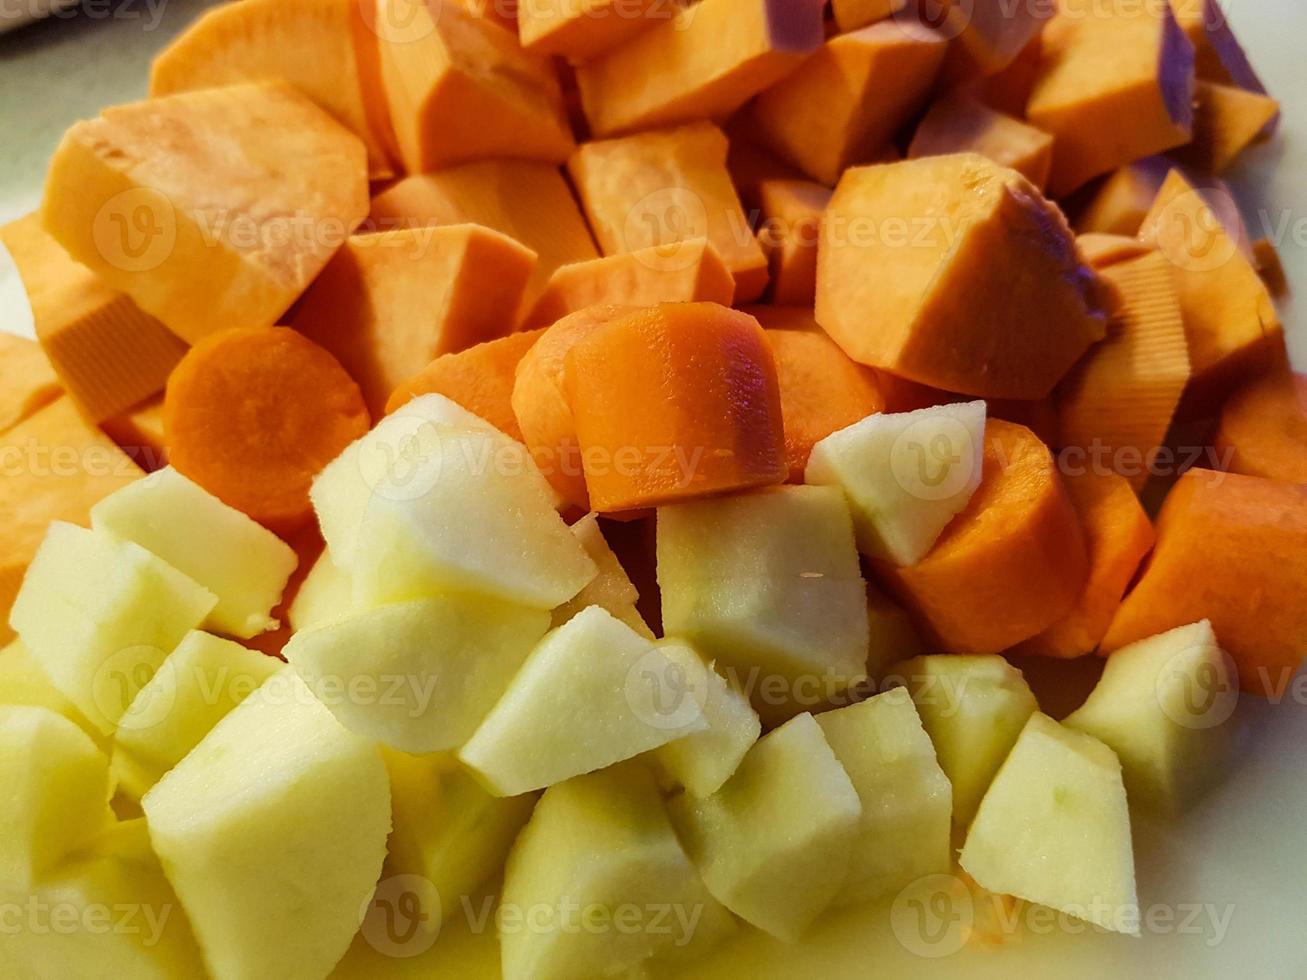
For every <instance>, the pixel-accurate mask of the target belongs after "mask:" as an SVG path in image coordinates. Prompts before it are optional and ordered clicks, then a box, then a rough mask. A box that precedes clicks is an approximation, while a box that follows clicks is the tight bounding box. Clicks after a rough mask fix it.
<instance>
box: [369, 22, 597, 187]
mask: <svg viewBox="0 0 1307 980" xmlns="http://www.w3.org/2000/svg"><path fill="white" fill-rule="evenodd" d="M377 24H378V34H379V43H380V48H381V77H382V80H383V82H384V85H385V91H386V100H387V103H388V104H389V106H390V120H391V123H392V125H393V126H394V129H395V139H396V141H397V143H398V145H399V154H400V159H401V161H402V162H403V166H404V169H405V170H406V171H408V172H409V173H423V172H425V171H428V170H435V169H438V168H440V167H445V166H449V165H450V164H453V163H463V162H466V161H468V160H476V159H479V158H482V157H515V158H520V159H527V160H544V161H547V162H549V163H562V162H563V161H564V160H565V159H567V155H568V154H569V153H570V152H572V147H573V146H574V145H575V144H574V140H573V137H572V129H571V126H570V124H569V123H568V121H567V113H566V112H565V110H564V107H563V92H562V88H561V86H560V85H559V81H558V74H557V72H556V71H555V70H554V66H553V64H552V63H551V62H550V61H549V59H548V58H546V57H544V56H541V55H533V54H529V53H527V52H526V51H523V50H522V49H521V47H520V46H519V45H518V43H517V39H516V38H515V37H513V35H512V34H510V33H509V32H508V31H505V30H503V29H502V28H501V27H499V26H498V25H497V24H495V23H493V22H491V21H490V20H487V19H485V18H482V17H480V16H478V15H477V14H475V13H470V12H469V11H467V10H464V9H463V8H462V7H460V6H457V5H455V4H452V3H428V0H377Z"/></svg>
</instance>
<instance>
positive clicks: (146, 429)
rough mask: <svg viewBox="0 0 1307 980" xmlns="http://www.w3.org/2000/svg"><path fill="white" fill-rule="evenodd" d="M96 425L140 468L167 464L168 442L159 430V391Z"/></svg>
mask: <svg viewBox="0 0 1307 980" xmlns="http://www.w3.org/2000/svg"><path fill="white" fill-rule="evenodd" d="M100 428H102V429H104V434H105V435H107V436H108V437H109V438H110V439H112V440H113V441H114V442H116V443H117V444H118V448H119V449H121V450H122V451H123V452H125V453H126V454H127V455H128V456H130V457H131V458H132V459H134V460H135V461H136V465H138V466H139V467H141V469H143V470H147V471H149V472H151V473H152V472H154V471H155V470H157V469H161V468H163V467H164V466H165V465H167V462H168V443H167V439H166V438H165V436H164V432H163V395H161V394H160V395H155V396H154V397H153V398H150V399H147V400H146V401H143V402H141V404H139V405H137V406H136V407H135V408H132V409H130V410H128V411H126V412H124V413H123V414H122V415H119V416H118V417H117V418H112V419H109V420H107V421H105V422H102V423H100Z"/></svg>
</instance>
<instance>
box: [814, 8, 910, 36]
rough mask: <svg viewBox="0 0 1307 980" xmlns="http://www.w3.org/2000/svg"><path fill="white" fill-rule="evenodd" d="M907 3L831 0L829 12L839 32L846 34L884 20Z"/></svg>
mask: <svg viewBox="0 0 1307 980" xmlns="http://www.w3.org/2000/svg"><path fill="white" fill-rule="evenodd" d="M907 5H908V0H831V12H832V13H834V15H835V26H836V27H838V28H839V30H840V33H841V34H847V33H848V32H849V31H856V30H857V29H858V28H859V27H866V26H867V25H868V24H874V23H875V22H876V21H878V20H884V19H885V18H886V17H889V16H890V15H892V14H896V13H898V12H899V11H900V10H902V9H903V8H904V7H906V6H907Z"/></svg>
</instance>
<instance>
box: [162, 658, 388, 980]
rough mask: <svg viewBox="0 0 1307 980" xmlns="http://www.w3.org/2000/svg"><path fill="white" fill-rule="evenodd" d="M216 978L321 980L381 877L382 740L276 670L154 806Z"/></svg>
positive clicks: (171, 869) (166, 862)
mask: <svg viewBox="0 0 1307 980" xmlns="http://www.w3.org/2000/svg"><path fill="white" fill-rule="evenodd" d="M141 806H142V808H143V809H144V811H145V816H146V817H147V819H148V820H149V822H150V839H151V841H152V842H153V845H154V849H155V851H156V852H157V853H158V855H159V858H160V860H161V861H162V863H163V868H164V871H165V873H166V874H167V876H168V880H169V881H170V882H171V883H172V886H173V887H174V888H175V889H176V891H177V897H178V898H179V899H181V903H182V906H183V907H184V908H185V909H186V913H187V915H188V916H189V917H190V920H191V925H192V926H193V927H194V929H195V935H196V937H197V938H198V939H199V942H200V947H201V949H202V950H203V952H204V958H205V963H206V964H207V966H208V968H209V971H210V972H211V974H212V975H213V976H214V977H215V978H216V980H242V978H251V980H252V978H256V977H268V976H276V977H283V978H293V980H321V978H322V977H325V976H326V975H327V974H328V973H330V972H331V969H332V967H333V966H334V965H335V964H336V963H337V961H339V960H340V958H341V957H342V956H343V955H344V953H345V950H346V949H347V948H348V946H349V944H350V940H351V939H352V938H353V936H354V933H355V932H356V931H357V929H358V927H359V923H360V922H361V921H362V919H363V913H364V910H365V907H366V905H367V902H368V898H369V896H371V894H372V890H373V888H374V886H375V885H376V883H377V878H378V877H379V875H380V873H381V866H382V860H383V859H384V857H385V853H386V835H387V834H388V833H389V831H390V788H389V783H388V781H387V779H386V769H385V766H384V765H383V764H382V761H381V754H380V753H379V752H378V750H377V748H376V746H375V745H374V744H373V743H371V742H368V741H367V740H365V739H362V738H360V737H358V736H357V735H354V734H352V733H351V732H349V731H348V730H347V729H345V728H343V727H342V726H341V725H340V723H339V722H337V721H336V719H335V718H334V717H332V714H331V712H330V711H328V710H327V709H326V708H325V707H323V706H322V704H321V703H319V702H318V700H317V699H316V698H315V697H314V696H313V694H312V692H311V691H309V690H308V688H306V687H305V686H304V684H303V682H302V681H301V680H300V679H299V677H298V676H296V675H295V673H294V672H293V671H291V670H289V669H287V670H283V671H281V672H279V673H277V674H276V675H274V676H273V677H272V678H271V679H270V680H269V681H268V682H267V683H266V684H264V685H263V687H261V688H259V690H257V691H255V692H254V693H253V694H252V695H250V696H249V697H248V698H246V699H245V700H244V701H243V702H241V704H239V705H238V706H237V707H236V708H235V710H233V711H232V712H231V713H230V714H229V715H227V717H226V718H224V719H223V720H222V721H220V722H219V723H218V725H217V726H216V727H215V728H214V729H213V731H211V732H209V734H208V735H207V736H205V738H204V741H202V742H201V743H200V744H199V745H198V746H196V747H195V749H194V750H193V751H192V752H191V753H190V754H189V755H188V756H187V757H186V758H185V759H183V760H182V761H181V763H179V764H178V766H177V767H176V768H175V769H173V770H172V771H171V772H169V773H168V774H167V775H166V776H164V777H163V779H161V780H160V781H159V782H158V783H157V784H156V785H155V787H154V788H153V789H151V790H150V792H148V793H146V794H145V798H144V799H143V800H142V801H141Z"/></svg>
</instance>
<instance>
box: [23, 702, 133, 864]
mask: <svg viewBox="0 0 1307 980" xmlns="http://www.w3.org/2000/svg"><path fill="white" fill-rule="evenodd" d="M0 786H3V787H4V789H3V790H0V881H2V882H5V883H7V884H10V885H12V886H14V887H16V888H20V889H21V888H31V887H32V885H33V883H34V882H35V881H36V880H37V878H38V877H40V876H41V875H43V874H45V873H46V872H48V871H50V870H51V869H53V868H54V867H55V866H56V865H57V864H58V863H59V862H60V861H61V860H63V859H64V858H65V857H66V856H67V855H68V854H69V853H70V852H72V851H74V850H76V849H77V848H78V847H81V846H83V845H84V844H86V843H87V842H88V841H89V840H91V839H92V838H93V837H95V835H97V834H99V833H100V832H102V831H103V830H104V829H105V827H107V826H108V825H109V824H110V823H111V822H112V821H113V819H114V817H113V811H112V810H110V809H109V797H110V796H111V795H113V790H112V786H111V784H110V780H109V760H108V759H106V758H105V757H104V755H103V754H102V753H101V752H100V750H99V749H98V748H96V746H95V743H94V742H92V741H91V739H90V736H88V735H87V734H86V733H85V732H84V731H82V730H81V729H80V728H78V727H77V726H76V725H74V724H73V723H72V722H71V721H69V720H68V719H67V718H65V717H63V716H62V715H57V714H55V713H54V712H53V711H50V710H49V709H47V708H32V707H26V706H22V707H18V706H12V705H11V706H6V707H3V708H0Z"/></svg>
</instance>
